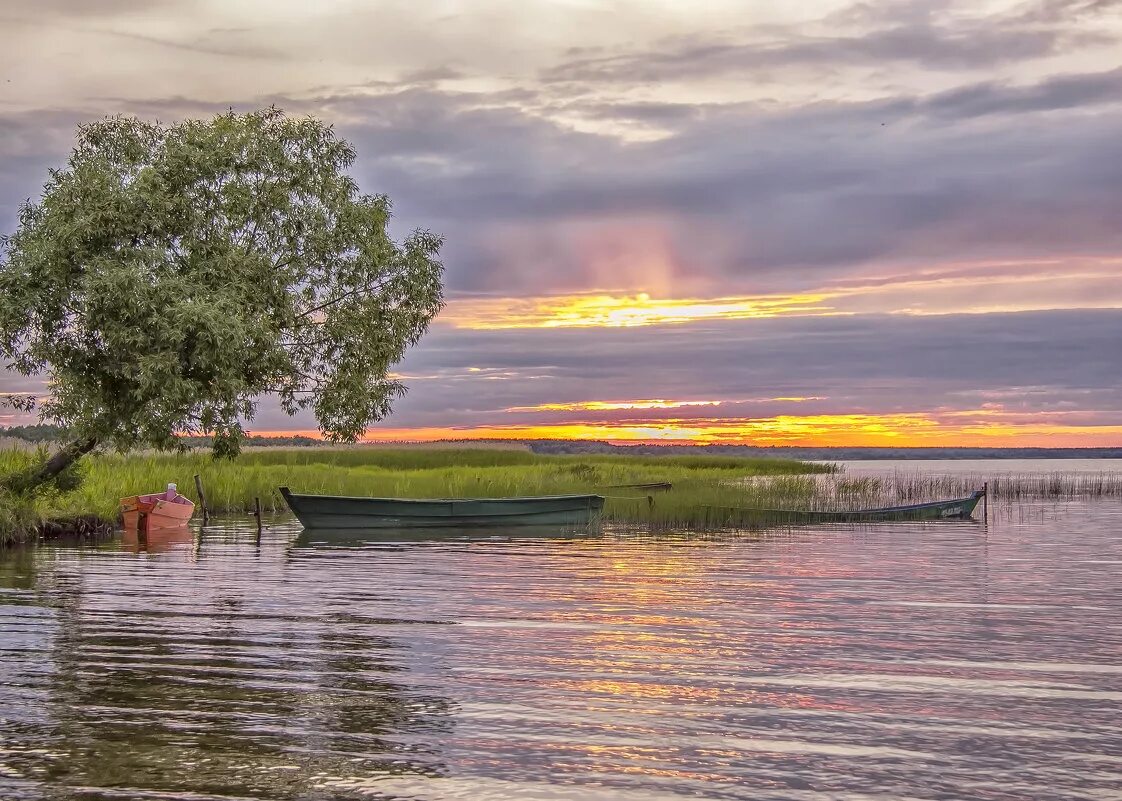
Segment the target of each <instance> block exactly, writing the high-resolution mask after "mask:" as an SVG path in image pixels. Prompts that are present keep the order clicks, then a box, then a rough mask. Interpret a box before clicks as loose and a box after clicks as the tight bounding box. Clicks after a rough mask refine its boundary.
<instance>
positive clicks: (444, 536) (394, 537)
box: [292, 525, 601, 548]
mask: <svg viewBox="0 0 1122 801" xmlns="http://www.w3.org/2000/svg"><path fill="white" fill-rule="evenodd" d="M600 533H601V530H600V527H599V526H597V525H592V526H589V525H585V526H568V527H565V526H489V527H482V526H479V527H475V528H464V529H456V528H447V527H441V526H427V527H422V526H408V527H402V528H368V529H362V528H311V529H308V528H306V529H304V530H303V531H301V532H300V533H299V534H298V535H297V536H296V539H295V540H293V542H292V545H293V546H294V547H297V548H317V547H326V548H332V547H347V546H364V545H393V544H395V543H418V544H420V543H426V542H431V543H440V542H509V541H515V540H517V541H526V542H532V541H533V540H549V541H550V542H557V541H559V540H578V539H580V540H583V539H589V538H593V537H597V536H599V535H600Z"/></svg>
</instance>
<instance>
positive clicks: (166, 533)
mask: <svg viewBox="0 0 1122 801" xmlns="http://www.w3.org/2000/svg"><path fill="white" fill-rule="evenodd" d="M194 542H195V532H194V531H192V530H191V529H190V528H188V527H187V526H186V525H182V526H170V527H168V528H151V529H148V530H147V531H145V530H143V529H138V528H126V529H123V530H122V531H121V548H122V549H123V550H126V551H131V552H132V553H140V552H147V553H164V552H166V551H173V550H175V549H177V548H182V547H185V546H188V545H193V544H194Z"/></svg>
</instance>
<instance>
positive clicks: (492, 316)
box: [439, 292, 839, 330]
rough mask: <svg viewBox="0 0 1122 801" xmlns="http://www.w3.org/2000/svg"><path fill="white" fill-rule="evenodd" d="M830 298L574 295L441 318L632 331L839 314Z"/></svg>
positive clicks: (480, 325) (449, 312) (463, 324)
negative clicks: (646, 327) (694, 323)
mask: <svg viewBox="0 0 1122 801" xmlns="http://www.w3.org/2000/svg"><path fill="white" fill-rule="evenodd" d="M826 299H827V295H824V294H797V295H774V296H753V297H735V298H713V299H709V300H706V299H700V298H652V297H651V296H650V295H648V294H647V293H645V292H640V293H638V294H635V295H620V296H614V295H607V294H597V295H573V296H556V297H544V298H522V299H520V298H501V299H498V298H488V299H485V300H478V299H464V300H453V301H452V302H450V303H449V304H448V307H447V309H445V311H444V312H443V313H442V314H441V316H440V318H439V320H440V321H441V322H442V323H448V324H451V325H454V326H456V327H457V328H474V329H480V330H488V329H502V328H595V327H604V328H632V327H636V326H644V325H666V324H675V323H686V322H692V321H697V320H714V319H720V320H745V319H754V318H769V317H782V316H788V315H797V316H812V315H813V316H821V315H828V314H838V313H839V312H838V311H837V310H835V309H833V308H831V307H829V306H826V305H823V303H822V302H823V301H824V300H826Z"/></svg>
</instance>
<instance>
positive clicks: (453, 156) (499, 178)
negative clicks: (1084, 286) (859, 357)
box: [342, 71, 1122, 290]
mask: <svg viewBox="0 0 1122 801" xmlns="http://www.w3.org/2000/svg"><path fill="white" fill-rule="evenodd" d="M1120 79H1122V73H1120V72H1118V71H1112V72H1106V73H1092V74H1088V75H1072V76H1060V77H1055V78H1051V79H1047V80H1045V81H1042V82H1040V83H1038V84H1035V85H1028V86H1009V85H1004V84H999V83H995V82H986V83H983V84H979V85H976V86H972V87H966V88H962V89H957V90H954V91H950V92H943V93H939V94H935V95H932V96H930V97H928V98H921V99H915V98H906V97H905V98H897V99H892V100H887V101H879V102H870V103H848V104H847V103H820V104H816V105H812V106H808V107H802V108H796V109H790V110H782V111H767V110H764V109H761V108H759V107H757V106H753V105H748V104H742V105H733V106H728V107H719V106H711V105H703V106H699V107H697V108H696V109H695V110H694V112H693V113H690V112H689V109H688V108H686V109H683V108H680V107H677V106H670V107H668V108H661V107H659V106H657V105H653V106H649V107H647V106H639V107H638V110H637V108H636V107H633V106H630V107H625V108H623V109H622V110H621V114H622V115H623V116H624V117H627V118H634V117H635V116H636V114H637V113H639V114H643V113H647V112H650V114H649V116H648V119H650V118H651V117H657V118H658V120H659V123H660V124H664V125H667V126H668V127H669V130H668V131H667V135H666V136H665V138H663V139H661V140H659V141H654V142H622V141H620V140H619V139H617V138H614V137H611V136H606V135H592V134H588V133H579V132H575V131H572V130H569V129H566V128H564V127H562V126H560V125H558V124H555V123H553V122H551V121H549V120H548V119H545V118H542V117H539V116H537V115H535V114H534V113H532V112H527V111H525V110H523V109H520V108H515V107H511V106H482V105H480V104H479V99H478V98H475V97H471V96H462V95H450V94H441V93H434V92H429V91H419V90H418V91H409V92H404V93H400V94H396V95H394V96H392V97H391V98H371V99H363V100H348V101H343V103H344V105H343V106H342V108H345V114H346V116H348V117H352V118H355V117H357V118H360V119H363V120H365V122H362V123H358V124H354V125H349V126H347V127H346V133H347V134H348V136H350V137H351V138H352V139H354V140H355V142H356V143H357V144H358V147H359V151H360V153H362V154H363V156H362V159H361V162H360V165H359V169H360V171H361V172H362V175H363V177H364V178H365V179H366V180H367V182H368V183H371V184H373V185H378V186H380V187H383V188H385V189H386V191H388V192H389V193H390V195H391V197H393V198H395V200H396V202H397V207H398V210H399V212H401V213H402V215H403V216H404V217H405V218H407V219H410V220H414V219H417V220H425V221H426V224H427V225H430V226H432V227H436V228H437V229H439V230H445V231H446V232H447V233H448V234H449V237H450V243H451V244H450V253H452V254H453V255H454V258H451V259H450V264H452V265H454V266H453V271H452V274H451V277H452V280H453V285H454V286H456V287H457V288H465V289H466V288H472V289H495V288H500V287H503V286H508V287H509V286H513V287H516V288H521V289H528V290H533V289H535V288H537V289H543V288H544V289H548V288H550V287H557V286H559V285H561V282H559V281H558V280H556V279H558V278H559V277H563V276H567V275H572V276H578V277H579V278H580V279H581V280H583V278H584V277H586V276H584V274H583V272H582V270H583V269H584V267H583V266H582V264H581V259H582V257H586V256H587V254H581V253H576V252H574V253H569V254H567V253H566V251H565V246H566V244H565V241H564V238H565V236H566V234H565V232H564V231H560V230H558V231H554V230H553V229H552V228H551V226H555V225H556V224H558V223H559V222H560V221H566V220H568V221H572V220H585V221H587V220H594V219H595V220H600V221H602V222H605V221H610V220H612V219H621V220H626V219H629V218H634V217H637V216H654V217H662V218H665V221H666V222H665V225H664V231H665V234H666V238H667V241H668V243H669V247H670V248H671V249H672V250H673V251H674V254H673V255H674V259H675V260H676V261H681V262H682V263H689V268H690V269H691V270H692V271H694V274H695V275H696V274H698V273H701V274H710V275H713V276H724V277H726V278H730V279H741V280H743V281H746V282H761V281H762V282H763V283H764V284H765V285H766V284H768V283H771V282H773V280H774V279H777V277H779V276H781V275H784V274H789V272H790V271H791V270H800V271H801V272H799V277H800V279H806V278H807V277H808V276H809V274H810V273H812V272H814V271H818V272H820V273H821V274H822V275H827V274H829V272H830V271H831V270H837V269H844V268H845V267H846V266H847V265H849V266H852V265H853V264H857V263H861V262H866V261H869V260H874V259H878V258H884V257H903V256H908V257H920V258H932V259H938V258H947V257H952V258H969V257H979V256H984V257H991V256H997V255H1005V256H1010V257H1025V256H1028V255H1031V256H1033V257H1039V256H1043V255H1054V254H1063V253H1071V252H1077V253H1094V252H1098V253H1103V252H1117V250H1118V248H1119V247H1120V246H1122V180H1120V179H1122V110H1120V109H1119V101H1120V100H1122V92H1120V89H1119V82H1120ZM610 111H611V109H610V107H609V106H605V105H604V104H597V105H595V106H594V107H593V114H594V116H597V117H600V118H602V117H603V116H604V115H607V114H610ZM512 226H513V227H522V228H524V229H526V230H527V231H528V232H530V233H528V234H527V236H528V237H529V238H530V239H534V237H537V240H536V244H534V245H532V246H531V245H527V246H526V248H527V252H528V254H529V255H528V256H527V258H530V259H533V260H534V263H527V264H523V265H510V264H503V263H501V262H502V258H501V256H497V255H496V250H501V248H496V247H493V246H489V245H488V241H489V240H490V239H491V238H493V236H494V231H495V229H496V228H498V227H506V228H510V227H512ZM714 230H716V231H718V232H719V235H720V236H721V237H723V238H724V239H726V240H727V241H726V242H725V243H724V245H723V247H721V248H718V249H715V250H714V251H713V254H714V255H713V258H712V260H709V254H707V253H706V252H704V248H705V243H707V242H710V241H712V237H713V231H714ZM538 251H540V253H539V252H538ZM539 259H540V260H539ZM455 265H459V266H458V267H457V266H455ZM606 278H607V277H603V276H601V283H600V285H604V283H608V282H607V281H606V280H605V279H606ZM814 280H818V279H814ZM586 285H587V284H586Z"/></svg>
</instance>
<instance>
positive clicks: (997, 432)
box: [257, 409, 1122, 448]
mask: <svg viewBox="0 0 1122 801" xmlns="http://www.w3.org/2000/svg"><path fill="white" fill-rule="evenodd" d="M1063 419H1064V415H1054V414H1051V415H1036V416H1034V415H1027V414H1015V415H1008V416H1003V415H1001V414H1000V413H995V412H994V411H993V410H987V409H982V410H974V411H959V412H909V413H900V414H883V415H878V414H819V415H806V416H797V415H778V416H774V417H766V418H744V419H705V418H694V419H671V420H631V421H624V422H596V421H575V422H567V423H565V422H563V423H556V424H543V425H532V424H531V425H482V426H473V427H456V426H448V427H422V428H375V429H371V430H370V431H369V432H368V433H367V436H366V437H365V438H364V441H366V442H435V441H439V440H463V439H497V440H529V439H535V440H537V439H554V440H600V441H605V442H613V443H626V444H643V443H651V444H653V443H663V444H682V445H758V446H803V447H1060V448H1071V447H1116V446H1122V425H1100V424H1095V423H1092V422H1088V421H1085V420H1083V419H1079V418H1073V419H1074V420H1075V422H1063ZM257 433H263V432H257ZM273 433H275V434H277V435H283V434H288V435H292V434H295V433H302V434H306V435H310V436H315V433H314V432H311V433H309V432H273ZM265 435H268V434H265Z"/></svg>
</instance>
